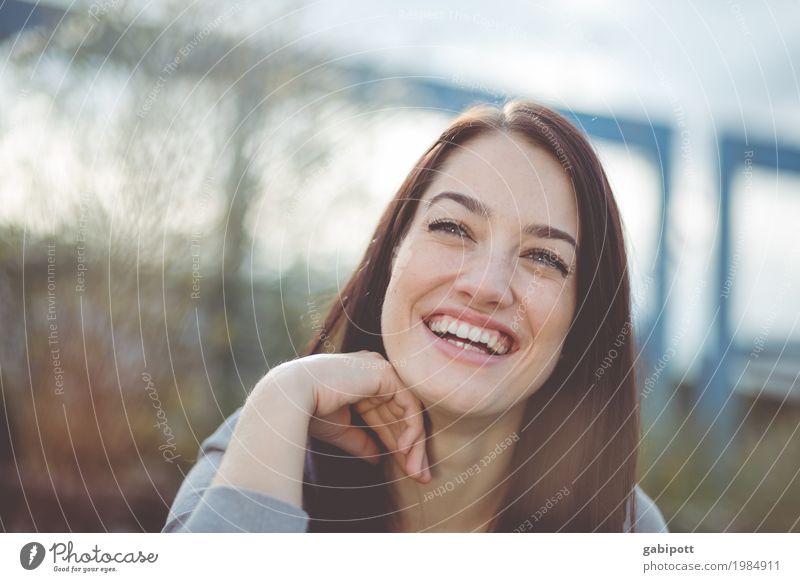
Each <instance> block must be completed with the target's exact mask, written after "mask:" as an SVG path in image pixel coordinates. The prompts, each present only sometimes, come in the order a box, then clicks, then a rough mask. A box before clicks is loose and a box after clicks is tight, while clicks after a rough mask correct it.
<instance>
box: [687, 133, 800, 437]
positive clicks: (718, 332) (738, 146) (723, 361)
mask: <svg viewBox="0 0 800 582" xmlns="http://www.w3.org/2000/svg"><path fill="white" fill-rule="evenodd" d="M718 151H719V196H720V198H719V212H720V220H719V224H720V233H719V252H718V255H717V257H718V259H717V288H716V303H717V317H716V319H715V322H714V325H715V333H714V336H715V344H714V346H713V348H712V349H711V351H710V353H709V354H708V357H707V361H706V366H705V369H706V372H705V374H704V376H705V377H704V382H702V383H701V386H700V390H701V391H700V394H699V395H698V404H699V409H700V413H701V417H702V418H703V419H705V420H706V421H710V420H713V419H714V418H715V417H717V416H718V415H719V418H720V419H721V421H722V423H721V424H722V427H721V429H720V433H724V434H720V437H721V438H729V435H730V434H731V430H730V429H731V427H730V426H728V419H730V418H732V417H734V416H735V415H734V414H733V412H734V410H731V409H729V410H728V413H727V414H720V411H722V410H723V409H724V407H725V406H726V403H730V402H731V401H733V400H734V399H733V398H731V393H732V390H733V387H734V384H735V382H736V379H735V378H733V377H731V376H732V375H731V373H730V372H731V369H732V367H733V366H732V365H733V360H734V358H736V357H737V356H741V351H742V348H741V347H740V346H737V345H736V344H735V342H734V337H733V332H732V330H731V323H730V322H731V308H730V294H729V293H728V292H727V289H728V286H729V281H728V277H729V273H730V270H731V267H732V260H733V259H732V253H731V240H732V236H731V235H732V232H731V222H732V219H733V217H732V210H731V207H732V197H733V192H732V185H733V179H734V177H735V175H736V173H737V172H738V171H740V170H741V169H743V168H744V167H745V166H746V165H751V166H752V167H754V168H755V167H761V168H764V169H768V170H770V171H772V172H775V173H779V172H798V173H800V150H798V149H793V148H789V147H786V146H782V145H780V144H778V143H777V142H771V143H770V142H754V141H751V140H748V139H747V138H744V137H738V136H732V135H723V136H722V137H721V138H720V139H719V142H718ZM746 351H749V347H748V348H747V350H746Z"/></svg>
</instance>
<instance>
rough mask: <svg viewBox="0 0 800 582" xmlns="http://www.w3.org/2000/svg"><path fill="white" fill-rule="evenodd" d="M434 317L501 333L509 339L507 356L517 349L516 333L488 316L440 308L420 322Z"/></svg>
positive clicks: (517, 337)
mask: <svg viewBox="0 0 800 582" xmlns="http://www.w3.org/2000/svg"><path fill="white" fill-rule="evenodd" d="M434 315H449V316H450V317H453V318H455V319H458V320H460V321H463V322H466V323H469V324H472V325H475V326H478V327H481V328H483V329H491V330H496V331H501V332H503V333H504V334H506V335H507V336H508V337H510V338H511V349H509V350H508V353H509V354H510V353H512V352H515V351H517V348H519V345H520V340H519V336H518V335H517V334H516V333H514V332H513V331H512V330H511V328H510V327H508V326H507V325H503V324H502V323H500V322H499V321H497V320H495V319H492V318H491V317H489V316H488V315H483V314H482V313H477V312H475V311H470V310H468V309H466V308H464V309H454V308H452V307H440V308H438V309H435V310H434V311H431V312H430V313H428V314H427V315H425V316H424V317H423V318H422V321H428V320H429V319H430V318H431V317H433V316H434ZM506 355H508V354H506Z"/></svg>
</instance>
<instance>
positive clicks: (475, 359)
mask: <svg viewBox="0 0 800 582" xmlns="http://www.w3.org/2000/svg"><path fill="white" fill-rule="evenodd" d="M422 327H424V328H425V330H426V331H427V332H428V335H429V336H430V337H431V338H432V343H433V345H434V346H436V348H438V349H439V350H441V351H442V352H443V353H444V354H446V355H447V356H449V357H450V358H452V359H454V360H458V361H460V362H464V363H466V364H473V365H478V366H485V365H487V364H498V363H500V362H502V361H503V360H505V359H506V358H507V357H508V356H509V355H510V354H504V355H502V356H491V355H489V354H482V353H479V352H474V351H472V350H466V349H464V348H460V347H458V346H457V345H455V344H451V343H450V342H449V341H447V340H445V339H442V338H440V337H439V336H438V335H436V334H435V333H433V332H432V331H431V328H429V327H428V324H426V323H425V322H424V321H423V322H422Z"/></svg>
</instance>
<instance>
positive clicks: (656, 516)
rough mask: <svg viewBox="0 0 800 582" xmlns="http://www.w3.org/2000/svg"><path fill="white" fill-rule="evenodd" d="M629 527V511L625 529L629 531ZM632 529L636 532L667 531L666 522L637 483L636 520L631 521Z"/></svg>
mask: <svg viewBox="0 0 800 582" xmlns="http://www.w3.org/2000/svg"><path fill="white" fill-rule="evenodd" d="M630 529H631V520H630V512H629V513H628V517H627V519H626V520H625V531H630ZM633 531H634V532H636V533H669V529H667V523H666V521H664V516H663V515H661V511H659V509H658V506H657V505H656V504H655V502H653V500H652V499H650V498H649V497H648V496H647V494H646V493H645V492H644V491H642V489H641V487H639V486H638V485H637V486H636V520H635V522H634V523H633Z"/></svg>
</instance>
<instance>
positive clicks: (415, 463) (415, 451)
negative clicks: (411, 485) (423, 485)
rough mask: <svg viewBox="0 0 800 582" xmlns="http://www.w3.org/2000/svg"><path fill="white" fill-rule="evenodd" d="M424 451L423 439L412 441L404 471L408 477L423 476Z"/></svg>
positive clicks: (417, 477)
mask: <svg viewBox="0 0 800 582" xmlns="http://www.w3.org/2000/svg"><path fill="white" fill-rule="evenodd" d="M425 453H426V451H425V441H418V442H416V443H414V446H413V447H412V449H411V452H410V453H409V454H408V458H407V459H406V473H407V474H408V476H409V477H413V478H415V479H418V480H419V479H421V478H422V477H423V476H424V472H425V471H424V469H425Z"/></svg>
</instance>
